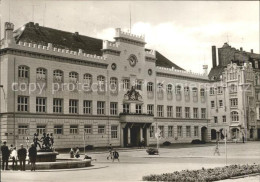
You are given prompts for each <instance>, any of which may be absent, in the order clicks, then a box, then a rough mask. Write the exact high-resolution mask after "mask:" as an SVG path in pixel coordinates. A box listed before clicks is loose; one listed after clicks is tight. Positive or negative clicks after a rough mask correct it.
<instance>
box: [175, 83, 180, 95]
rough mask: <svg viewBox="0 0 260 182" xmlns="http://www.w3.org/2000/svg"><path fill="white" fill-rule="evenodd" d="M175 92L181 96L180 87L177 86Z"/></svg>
mask: <svg viewBox="0 0 260 182" xmlns="http://www.w3.org/2000/svg"><path fill="white" fill-rule="evenodd" d="M175 91H176V94H181V86H180V85H177V86H176V89H175Z"/></svg>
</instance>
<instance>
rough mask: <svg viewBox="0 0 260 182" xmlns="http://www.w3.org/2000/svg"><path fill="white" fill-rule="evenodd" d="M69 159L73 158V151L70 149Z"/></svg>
mask: <svg viewBox="0 0 260 182" xmlns="http://www.w3.org/2000/svg"><path fill="white" fill-rule="evenodd" d="M70 158H74V150H73V149H72V148H71V149H70Z"/></svg>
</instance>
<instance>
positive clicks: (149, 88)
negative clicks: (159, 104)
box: [147, 82, 153, 92]
mask: <svg viewBox="0 0 260 182" xmlns="http://www.w3.org/2000/svg"><path fill="white" fill-rule="evenodd" d="M152 91H153V83H152V82H148V83H147V92H152Z"/></svg>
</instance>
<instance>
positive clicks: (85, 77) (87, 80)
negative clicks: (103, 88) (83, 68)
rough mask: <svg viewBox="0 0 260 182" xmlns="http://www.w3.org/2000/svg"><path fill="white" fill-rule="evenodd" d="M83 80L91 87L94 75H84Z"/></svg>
mask: <svg viewBox="0 0 260 182" xmlns="http://www.w3.org/2000/svg"><path fill="white" fill-rule="evenodd" d="M83 80H84V83H85V84H86V86H87V87H91V85H92V75H91V74H88V73H86V74H84V76H83Z"/></svg>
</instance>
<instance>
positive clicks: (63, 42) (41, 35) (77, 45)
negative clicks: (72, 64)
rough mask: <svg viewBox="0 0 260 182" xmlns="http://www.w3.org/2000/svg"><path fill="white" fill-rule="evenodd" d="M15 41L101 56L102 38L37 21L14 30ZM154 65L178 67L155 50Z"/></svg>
mask: <svg viewBox="0 0 260 182" xmlns="http://www.w3.org/2000/svg"><path fill="white" fill-rule="evenodd" d="M14 35H15V40H16V42H19V41H21V42H30V43H36V44H41V45H45V46H47V44H48V43H52V44H53V47H57V48H61V49H69V50H73V51H78V50H79V49H82V50H83V52H84V53H87V54H96V55H98V56H102V51H101V49H102V46H103V40H102V39H96V38H92V37H88V36H84V35H80V34H78V33H71V32H66V31H62V30H57V29H52V28H48V27H43V26H39V24H37V23H35V24H34V23H33V22H29V23H27V24H25V25H24V26H23V27H20V28H19V29H17V30H15V32H14ZM156 58H157V60H156V66H161V67H167V68H171V67H174V68H175V69H180V70H183V69H182V68H180V67H179V66H177V65H176V64H174V63H173V62H171V61H170V60H168V59H167V58H166V57H164V56H163V55H162V54H160V53H159V52H157V51H156Z"/></svg>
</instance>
